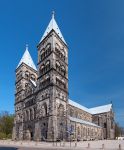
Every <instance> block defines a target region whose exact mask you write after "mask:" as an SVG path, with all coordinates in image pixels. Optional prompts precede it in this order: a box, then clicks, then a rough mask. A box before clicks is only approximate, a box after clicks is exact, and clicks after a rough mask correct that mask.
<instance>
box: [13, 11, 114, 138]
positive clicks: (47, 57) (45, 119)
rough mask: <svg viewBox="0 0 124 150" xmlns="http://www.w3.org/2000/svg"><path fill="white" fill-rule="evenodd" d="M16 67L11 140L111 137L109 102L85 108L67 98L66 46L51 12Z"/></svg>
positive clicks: (112, 117)
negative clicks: (38, 37)
mask: <svg viewBox="0 0 124 150" xmlns="http://www.w3.org/2000/svg"><path fill="white" fill-rule="evenodd" d="M37 49H38V62H37V67H36V66H35V64H34V62H33V60H32V58H31V56H30V53H29V50H28V46H26V50H25V53H24V55H23V57H22V59H21V60H20V62H19V64H18V66H17V68H16V81H15V86H16V93H15V120H14V127H13V139H14V140H36V141H53V140H54V141H56V140H69V139H72V140H77V139H78V140H95V139H114V131H115V123H114V112H113V108H112V104H107V105H104V106H99V107H95V108H86V107H84V106H82V105H80V104H78V103H76V102H74V101H72V100H70V99H69V97H68V95H69V94H68V46H67V44H66V42H65V40H64V37H63V35H62V33H61V31H60V29H59V27H58V25H57V23H56V21H55V18H54V14H52V18H51V20H50V23H49V25H48V27H47V28H46V31H45V33H44V34H43V36H42V38H41V40H40V42H39V44H38V46H37Z"/></svg>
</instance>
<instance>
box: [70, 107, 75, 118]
mask: <svg viewBox="0 0 124 150" xmlns="http://www.w3.org/2000/svg"><path fill="white" fill-rule="evenodd" d="M70 116H71V117H73V116H74V110H73V109H70Z"/></svg>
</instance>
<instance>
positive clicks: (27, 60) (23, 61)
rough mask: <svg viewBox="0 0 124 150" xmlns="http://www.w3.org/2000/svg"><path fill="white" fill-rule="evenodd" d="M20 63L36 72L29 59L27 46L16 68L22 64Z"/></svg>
mask: <svg viewBox="0 0 124 150" xmlns="http://www.w3.org/2000/svg"><path fill="white" fill-rule="evenodd" d="M22 63H25V64H26V65H28V66H29V67H31V68H33V69H34V70H37V68H36V66H35V64H34V62H33V60H32V58H31V55H30V53H29V51H28V44H26V50H25V52H24V54H23V56H22V58H21V60H20V62H19V64H18V66H17V68H18V67H19V66H20V65H21V64H22Z"/></svg>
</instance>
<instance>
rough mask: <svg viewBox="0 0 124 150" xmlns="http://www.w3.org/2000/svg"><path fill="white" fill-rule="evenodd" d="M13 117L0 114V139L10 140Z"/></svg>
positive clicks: (7, 114)
mask: <svg viewBox="0 0 124 150" xmlns="http://www.w3.org/2000/svg"><path fill="white" fill-rule="evenodd" d="M13 121H14V115H11V114H9V113H8V112H2V113H1V114H0V139H3V138H10V137H11V136H12V129H13Z"/></svg>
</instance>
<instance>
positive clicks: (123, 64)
mask: <svg viewBox="0 0 124 150" xmlns="http://www.w3.org/2000/svg"><path fill="white" fill-rule="evenodd" d="M52 10H55V18H56V21H57V23H58V25H59V27H60V30H61V32H62V33H63V36H64V38H65V40H66V42H67V43H68V47H69V97H70V98H71V99H73V100H76V101H77V102H79V103H81V104H83V105H84V106H87V107H94V106H98V105H103V104H108V103H110V102H111V101H112V102H113V105H114V110H115V113H116V120H117V121H118V122H119V123H120V125H122V126H124V1H123V0H120V1H116V0H109V1H108V0H104V1H99V0H85V1H84V0H76V1H75V0H62V1H58V0H52V1H51V0H42V1H41V0H26V1H25V0H21V1H17V0H11V1H10V0H1V1H0V66H1V69H0V111H4V110H7V111H9V112H11V113H13V112H14V92H15V87H14V84H15V68H16V66H17V65H18V62H19V61H20V59H21V56H22V55H23V53H24V50H25V45H26V44H27V43H28V44H29V51H30V53H31V56H32V57H33V60H34V62H35V64H37V48H36V46H37V44H38V42H39V40H40V38H41V37H42V35H43V32H44V31H45V29H46V27H47V25H48V23H49V21H50V19H51V12H52Z"/></svg>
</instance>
